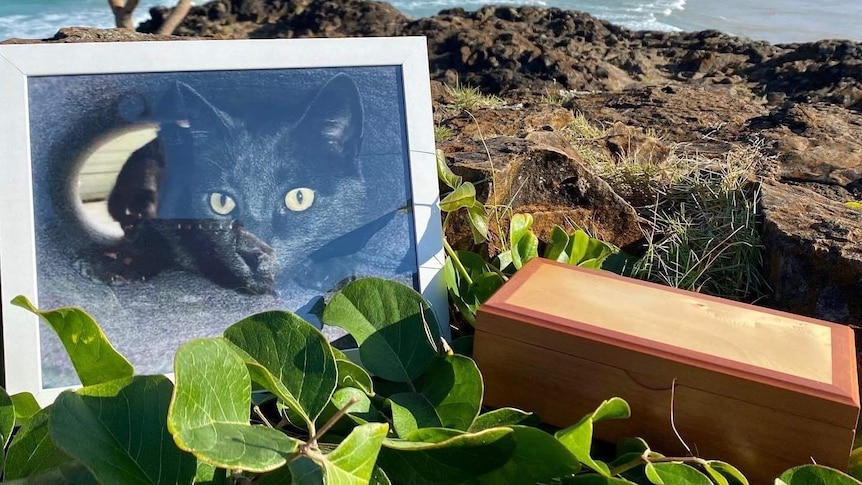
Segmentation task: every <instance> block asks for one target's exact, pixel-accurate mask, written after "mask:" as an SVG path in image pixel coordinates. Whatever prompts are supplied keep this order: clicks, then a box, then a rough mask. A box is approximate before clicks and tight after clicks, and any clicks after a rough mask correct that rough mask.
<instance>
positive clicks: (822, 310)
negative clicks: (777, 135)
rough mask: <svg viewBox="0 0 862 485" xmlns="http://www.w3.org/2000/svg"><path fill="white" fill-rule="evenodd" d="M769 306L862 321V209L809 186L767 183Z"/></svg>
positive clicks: (765, 236)
mask: <svg viewBox="0 0 862 485" xmlns="http://www.w3.org/2000/svg"><path fill="white" fill-rule="evenodd" d="M762 195H763V218H764V228H763V244H764V247H765V253H766V254H765V256H766V262H767V273H766V275H767V281H768V283H769V285H770V286H771V287H772V291H773V292H774V294H773V297H772V298H771V300H770V304H771V305H772V306H774V307H776V308H779V309H781V310H786V311H790V312H793V313H798V314H801V315H809V316H813V317H816V318H822V319H825V320H831V321H834V322H842V323H853V324H857V325H858V324H862V298H860V295H862V212H860V211H856V210H853V209H849V208H847V207H845V206H844V205H843V204H841V203H840V202H836V201H833V200H830V199H828V198H826V197H824V196H822V195H820V194H818V193H816V192H814V191H812V190H809V189H807V188H804V187H795V186H790V185H786V184H779V183H774V182H773V183H768V184H764V185H763V187H762Z"/></svg>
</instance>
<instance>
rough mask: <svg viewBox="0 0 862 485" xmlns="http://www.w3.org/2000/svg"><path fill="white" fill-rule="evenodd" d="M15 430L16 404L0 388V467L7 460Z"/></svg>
mask: <svg viewBox="0 0 862 485" xmlns="http://www.w3.org/2000/svg"><path fill="white" fill-rule="evenodd" d="M14 428H15V404H14V402H13V401H12V398H11V397H9V394H7V393H6V390H5V389H3V388H2V387H0V443H2V446H0V466H2V464H3V458H5V453H4V452H3V451H4V450H5V449H6V445H8V444H9V440H10V439H11V438H12V430H13V429H14Z"/></svg>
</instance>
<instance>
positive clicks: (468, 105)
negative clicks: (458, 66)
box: [446, 84, 505, 111]
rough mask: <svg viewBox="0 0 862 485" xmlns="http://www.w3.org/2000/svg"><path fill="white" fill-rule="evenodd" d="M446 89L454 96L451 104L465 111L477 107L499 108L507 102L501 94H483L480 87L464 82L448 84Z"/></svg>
mask: <svg viewBox="0 0 862 485" xmlns="http://www.w3.org/2000/svg"><path fill="white" fill-rule="evenodd" d="M446 90H447V91H448V92H449V95H450V96H451V97H452V104H451V106H452V107H455V108H458V109H460V110H464V111H472V110H474V109H476V108H498V107H500V106H502V105H503V104H504V103H505V102H504V101H503V98H500V97H499V96H494V95H489V94H482V92H481V91H479V88H477V87H473V86H468V85H464V84H456V85H455V86H454V87H452V86H446Z"/></svg>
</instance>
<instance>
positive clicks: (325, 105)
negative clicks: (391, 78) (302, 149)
mask: <svg viewBox="0 0 862 485" xmlns="http://www.w3.org/2000/svg"><path fill="white" fill-rule="evenodd" d="M362 119H363V113H362V101H361V99H360V97H359V90H358V89H357V88H356V84H355V83H354V82H353V79H351V78H350V77H349V76H347V75H345V74H338V75H336V76H335V77H333V78H332V79H330V80H329V81H328V82H327V83H326V85H324V86H323V87H322V88H321V89H320V91H319V92H318V93H317V95H316V96H315V98H314V100H313V101H312V102H311V104H310V105H309V107H308V109H306V110H305V114H303V115H302V118H301V119H300V120H299V123H298V124H297V132H298V133H299V135H300V138H299V139H298V141H299V142H301V143H310V144H311V146H315V144H317V143H322V146H324V147H326V148H328V149H329V150H331V151H332V152H334V153H335V155H337V156H339V157H343V158H345V159H347V160H349V161H351V162H353V158H354V157H356V154H357V153H358V152H359V146H360V145H361V144H362V124H363V123H362ZM317 146H321V145H317Z"/></svg>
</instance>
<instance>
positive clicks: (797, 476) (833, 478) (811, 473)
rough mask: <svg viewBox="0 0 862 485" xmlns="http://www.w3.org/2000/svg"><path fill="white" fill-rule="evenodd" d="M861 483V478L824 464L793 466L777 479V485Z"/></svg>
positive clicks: (844, 484) (843, 484)
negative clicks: (858, 478) (857, 478)
mask: <svg viewBox="0 0 862 485" xmlns="http://www.w3.org/2000/svg"><path fill="white" fill-rule="evenodd" d="M779 480H780V483H781V484H782V485H859V484H860V483H862V482H860V481H859V480H856V479H855V478H853V477H851V476H850V475H847V474H846V473H843V472H840V471H838V470H836V469H834V468H828V467H825V466H822V465H802V466H797V467H794V468H791V469H789V470H787V471H785V472H784V473H782V474H781V476H780V477H779V478H778V480H776V481H775V483H776V485H777V484H778V483H779Z"/></svg>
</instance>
